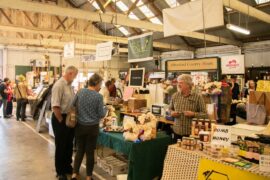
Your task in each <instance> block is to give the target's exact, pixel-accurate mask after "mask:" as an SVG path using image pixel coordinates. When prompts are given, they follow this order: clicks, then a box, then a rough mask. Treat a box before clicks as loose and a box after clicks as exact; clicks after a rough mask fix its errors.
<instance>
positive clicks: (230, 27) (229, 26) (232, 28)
mask: <svg viewBox="0 0 270 180" xmlns="http://www.w3.org/2000/svg"><path fill="white" fill-rule="evenodd" d="M227 28H228V29H230V30H232V31H235V32H239V33H242V34H245V35H249V34H250V31H249V30H248V29H244V28H242V27H239V26H236V25H233V24H227Z"/></svg>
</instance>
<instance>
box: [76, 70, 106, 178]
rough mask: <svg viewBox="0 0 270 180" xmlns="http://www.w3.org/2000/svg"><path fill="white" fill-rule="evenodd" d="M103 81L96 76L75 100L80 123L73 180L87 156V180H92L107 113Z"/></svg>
mask: <svg viewBox="0 0 270 180" xmlns="http://www.w3.org/2000/svg"><path fill="white" fill-rule="evenodd" d="M102 81H103V79H102V77H101V76H100V75H98V74H94V75H93V76H91V78H90V79H89V81H88V88H85V89H82V90H80V91H79V92H78V94H77V95H76V97H75V99H74V106H75V107H76V109H77V119H78V123H77V127H76V128H75V138H76V142H77V143H76V144H77V152H76V156H75V161H74V171H73V175H72V180H76V179H77V176H78V175H79V171H80V166H81V163H82V160H83V157H84V155H85V154H86V173H87V177H86V180H90V179H92V173H93V168H94V162H95V161H94V152H95V148H96V144H97V138H98V134H99V121H100V120H101V119H102V118H104V117H105V115H106V112H107V110H106V108H105V107H104V104H103V97H102V95H101V94H99V91H100V89H101V85H102Z"/></svg>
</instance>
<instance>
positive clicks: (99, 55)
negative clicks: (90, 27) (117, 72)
mask: <svg viewBox="0 0 270 180" xmlns="http://www.w3.org/2000/svg"><path fill="white" fill-rule="evenodd" d="M112 49H113V42H105V43H99V44H97V46H96V61H108V60H111V59H112Z"/></svg>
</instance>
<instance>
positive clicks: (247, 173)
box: [162, 145, 270, 180]
mask: <svg viewBox="0 0 270 180" xmlns="http://www.w3.org/2000/svg"><path fill="white" fill-rule="evenodd" d="M213 172H214V173H217V176H218V175H220V176H224V177H226V178H222V177H220V178H214V177H209V176H210V174H211V173H213ZM235 177H238V178H235ZM195 179H199V180H202V179H230V180H234V179H245V180H255V179H256V180H267V179H270V173H266V172H261V171H259V165H257V164H252V166H251V167H250V168H240V167H236V166H234V165H231V164H229V163H225V162H223V161H222V160H220V159H214V158H212V157H211V156H208V155H205V154H204V153H203V152H201V151H190V150H184V149H182V148H180V147H179V146H178V145H171V146H169V148H168V151H167V154H166V158H165V161H164V169H163V175H162V180H195Z"/></svg>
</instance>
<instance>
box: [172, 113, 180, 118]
mask: <svg viewBox="0 0 270 180" xmlns="http://www.w3.org/2000/svg"><path fill="white" fill-rule="evenodd" d="M171 116H172V117H174V118H177V117H179V116H180V114H179V112H176V111H172V112H171Z"/></svg>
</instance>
